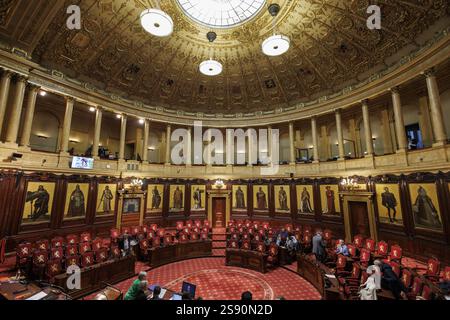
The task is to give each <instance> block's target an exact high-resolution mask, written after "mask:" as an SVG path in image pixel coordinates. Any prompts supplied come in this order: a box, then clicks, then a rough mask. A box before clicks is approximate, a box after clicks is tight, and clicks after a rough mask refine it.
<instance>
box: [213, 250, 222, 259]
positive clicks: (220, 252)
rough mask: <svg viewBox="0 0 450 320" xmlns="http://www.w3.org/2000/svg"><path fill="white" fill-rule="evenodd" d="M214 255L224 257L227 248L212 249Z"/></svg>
mask: <svg viewBox="0 0 450 320" xmlns="http://www.w3.org/2000/svg"><path fill="white" fill-rule="evenodd" d="M212 255H213V257H224V256H225V249H212Z"/></svg>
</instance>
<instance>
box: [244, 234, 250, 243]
mask: <svg viewBox="0 0 450 320" xmlns="http://www.w3.org/2000/svg"><path fill="white" fill-rule="evenodd" d="M242 240H243V241H248V240H250V235H249V234H248V232H245V233H244V234H242Z"/></svg>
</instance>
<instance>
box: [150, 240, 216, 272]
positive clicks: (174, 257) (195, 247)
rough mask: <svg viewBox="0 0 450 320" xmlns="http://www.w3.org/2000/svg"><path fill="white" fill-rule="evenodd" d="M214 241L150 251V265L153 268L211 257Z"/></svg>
mask: <svg viewBox="0 0 450 320" xmlns="http://www.w3.org/2000/svg"><path fill="white" fill-rule="evenodd" d="M211 255H212V241H211V240H199V241H190V242H186V243H178V244H174V245H168V246H164V247H160V248H150V249H148V264H149V266H151V267H152V268H154V267H158V266H161V265H164V264H167V263H172V262H176V261H180V260H185V259H191V258H201V257H209V256H211Z"/></svg>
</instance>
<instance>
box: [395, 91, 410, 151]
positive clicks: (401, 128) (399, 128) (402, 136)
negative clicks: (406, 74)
mask: <svg viewBox="0 0 450 320" xmlns="http://www.w3.org/2000/svg"><path fill="white" fill-rule="evenodd" d="M391 95H392V107H393V109H394V125H395V134H396V135H397V144H398V151H399V152H404V151H405V150H406V149H407V148H408V140H407V139H406V132H405V123H404V121H403V111H402V101H401V99H400V93H399V90H398V87H395V88H392V89H391Z"/></svg>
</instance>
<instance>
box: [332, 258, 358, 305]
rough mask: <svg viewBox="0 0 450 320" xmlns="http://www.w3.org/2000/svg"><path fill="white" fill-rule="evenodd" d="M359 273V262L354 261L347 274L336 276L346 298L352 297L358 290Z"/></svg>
mask: <svg viewBox="0 0 450 320" xmlns="http://www.w3.org/2000/svg"><path fill="white" fill-rule="evenodd" d="M361 273H362V272H361V266H360V264H359V263H356V262H355V263H353V266H352V271H351V273H350V274H349V275H348V276H337V279H338V282H339V285H340V287H341V288H342V291H343V292H344V294H345V296H346V297H347V298H353V297H355V296H356V295H357V293H358V292H359V289H360V287H359V286H360V284H361ZM363 283H364V282H363Z"/></svg>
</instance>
